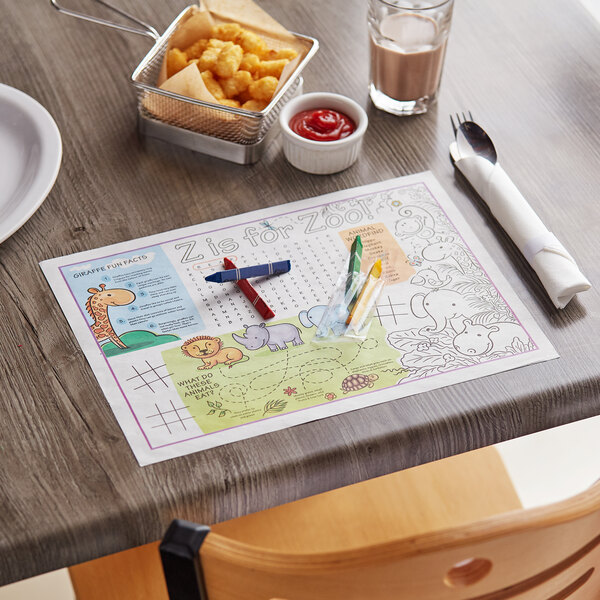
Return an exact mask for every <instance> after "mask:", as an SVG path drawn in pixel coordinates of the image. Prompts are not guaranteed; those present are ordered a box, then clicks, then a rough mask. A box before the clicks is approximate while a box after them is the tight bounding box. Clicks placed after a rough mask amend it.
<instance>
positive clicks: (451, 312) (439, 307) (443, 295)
mask: <svg viewBox="0 0 600 600" xmlns="http://www.w3.org/2000/svg"><path fill="white" fill-rule="evenodd" d="M410 309H411V311H412V313H413V315H415V317H418V318H419V319H425V318H427V317H430V318H431V319H433V321H434V323H435V325H434V326H433V327H431V326H426V327H425V328H424V329H425V330H426V331H433V332H440V331H442V330H444V329H445V328H446V327H447V326H448V324H449V325H450V326H451V327H452V329H454V331H456V332H457V333H458V332H459V331H462V330H463V329H464V326H463V321H464V319H465V318H466V317H470V316H472V315H473V313H474V310H473V308H472V307H471V306H470V305H469V303H468V302H467V301H466V300H465V298H464V297H463V296H461V295H460V294H459V293H458V292H453V291H452V290H440V289H437V290H433V291H431V292H429V293H428V294H415V295H414V296H413V297H412V298H411V300H410Z"/></svg>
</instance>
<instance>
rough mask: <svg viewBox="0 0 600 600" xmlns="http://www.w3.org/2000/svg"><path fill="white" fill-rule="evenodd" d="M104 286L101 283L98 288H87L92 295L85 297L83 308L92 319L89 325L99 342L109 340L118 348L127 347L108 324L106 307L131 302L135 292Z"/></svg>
mask: <svg viewBox="0 0 600 600" xmlns="http://www.w3.org/2000/svg"><path fill="white" fill-rule="evenodd" d="M105 288H106V285H104V284H103V283H101V284H100V289H98V288H90V289H89V290H88V292H89V293H90V294H92V295H91V296H90V297H89V298H88V299H87V302H86V303H85V308H86V310H87V311H88V313H90V317H92V319H94V322H93V323H92V324H91V325H90V327H91V328H92V331H93V333H94V335H95V336H96V340H98V341H99V342H102V341H104V340H110V341H111V342H113V343H114V344H115V345H117V346H118V347H119V348H127V346H126V345H125V344H124V343H123V342H122V341H121V339H120V338H119V336H118V335H117V334H116V333H115V330H114V329H113V327H112V325H111V324H110V319H109V318H108V307H109V306H124V305H126V304H131V303H132V302H133V301H134V300H135V294H134V293H133V292H131V291H129V290H124V289H122V288H115V289H109V290H107V289H105Z"/></svg>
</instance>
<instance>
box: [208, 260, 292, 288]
mask: <svg viewBox="0 0 600 600" xmlns="http://www.w3.org/2000/svg"><path fill="white" fill-rule="evenodd" d="M291 268H292V264H291V262H290V261H289V260H280V261H279V262H272V263H266V264H264V265H255V266H253V267H242V268H241V269H228V270H227V271H217V272H216V273H213V274H212V275H209V276H208V277H205V278H204V279H205V280H206V281H212V282H213V283H225V282H226V281H239V280H240V279H250V278H251V277H264V276H269V275H279V274H280V273H287V272H288V271H289V270H290V269H291Z"/></svg>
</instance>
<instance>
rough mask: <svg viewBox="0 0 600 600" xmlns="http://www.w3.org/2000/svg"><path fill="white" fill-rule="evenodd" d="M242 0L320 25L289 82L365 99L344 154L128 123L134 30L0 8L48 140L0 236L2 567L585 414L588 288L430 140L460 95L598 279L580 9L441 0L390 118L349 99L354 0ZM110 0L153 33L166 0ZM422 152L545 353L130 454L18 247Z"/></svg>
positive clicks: (590, 41)
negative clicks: (309, 56)
mask: <svg viewBox="0 0 600 600" xmlns="http://www.w3.org/2000/svg"><path fill="white" fill-rule="evenodd" d="M81 4H82V6H84V7H87V5H86V4H85V3H81ZM260 4H261V5H262V6H263V7H264V8H265V9H266V10H267V11H268V12H270V13H271V14H272V15H273V16H275V17H276V18H278V19H279V20H280V21H281V22H283V23H284V24H285V25H287V26H288V27H289V28H290V29H292V30H295V31H299V32H304V33H307V34H310V35H314V36H315V37H317V38H318V39H319V40H320V41H321V50H320V51H319V53H318V55H317V57H316V58H315V59H314V60H313V61H312V62H311V63H310V65H309V67H308V69H307V70H306V71H305V90H306V91H316V90H330V91H334V92H340V93H342V94H345V95H348V96H351V97H353V98H355V99H357V100H359V101H360V102H361V103H362V104H363V105H364V106H365V107H366V108H367V110H368V113H369V118H370V126H369V129H368V131H367V134H366V139H365V144H364V148H363V152H362V155H361V157H360V159H359V161H358V163H357V164H356V165H355V166H353V167H352V168H351V169H349V170H347V171H345V172H343V173H340V174H337V175H333V176H325V177H320V176H311V175H307V174H304V173H302V172H300V171H297V170H295V169H293V168H292V167H291V166H290V165H288V164H287V162H286V161H285V159H284V158H283V156H282V154H281V151H280V150H281V141H280V139H279V138H277V139H276V140H275V141H274V142H273V143H272V145H271V146H270V147H269V148H268V151H267V152H266V154H265V156H264V157H263V159H262V160H261V161H260V162H259V163H257V164H255V165H254V166H246V167H244V166H238V165H234V164H230V163H227V162H223V161H220V160H217V159H212V158H208V157H206V156H202V155H199V154H194V153H192V152H190V151H187V150H183V149H181V148H178V147H174V146H169V145H167V144H164V143H162V142H157V141H144V140H141V139H139V138H138V135H137V133H136V118H135V115H136V100H135V94H134V90H133V89H132V87H131V86H130V84H129V81H128V78H129V75H130V73H131V72H132V70H133V68H134V67H135V65H136V64H137V63H138V62H139V60H140V59H141V58H142V57H143V56H144V54H145V53H146V51H147V50H148V47H149V46H148V41H147V40H145V39H144V38H141V37H137V36H131V35H125V34H121V33H119V32H115V31H110V30H107V29H105V28H102V27H99V26H97V25H92V24H87V23H83V22H81V21H76V20H74V19H69V18H67V17H65V16H62V15H59V14H58V13H57V12H56V11H54V10H52V8H51V7H50V5H49V3H47V2H42V1H39V2H22V3H15V4H14V6H13V7H12V8H11V10H10V11H9V10H5V11H4V14H3V18H2V19H0V37H1V38H2V40H3V41H4V46H3V48H4V50H3V52H2V53H1V54H0V74H1V77H2V80H3V82H4V83H6V84H9V85H12V86H14V87H17V88H19V89H21V90H23V91H25V92H26V93H28V94H30V95H31V96H33V97H34V98H36V99H37V100H39V101H40V102H41V103H42V104H43V105H44V106H46V108H47V109H48V110H49V111H50V113H51V114H52V115H53V116H54V118H55V119H56V121H57V123H58V126H59V128H60V130H61V133H62V136H63V144H64V156H63V163H62V169H61V172H60V174H59V176H58V180H57V182H56V185H55V187H54V189H53V190H52V192H51V193H50V195H49V196H48V198H47V200H46V201H45V203H44V204H43V205H42V207H41V208H40V209H39V210H38V212H37V213H36V214H35V215H34V216H33V218H32V219H31V220H30V221H29V222H28V223H27V224H26V225H25V226H24V227H23V228H22V229H20V230H19V231H18V232H17V233H16V234H15V235H13V236H12V237H11V238H10V239H9V240H7V241H6V242H4V243H3V244H2V245H1V246H0V282H1V284H0V315H1V316H2V318H1V319H0V377H1V382H2V386H1V389H2V393H1V398H0V402H1V408H2V418H1V419H0V440H1V442H0V448H1V450H2V455H1V470H0V484H1V488H2V504H1V507H2V508H1V510H0V531H1V532H2V533H1V534H0V584H4V583H8V582H10V581H13V580H17V579H21V578H25V577H28V576H31V575H34V574H37V573H41V572H44V571H48V570H51V569H56V568H58V567H61V566H65V565H70V564H74V563H78V562H81V561H85V560H88V559H92V558H95V557H98V556H101V555H104V554H107V553H111V552H115V551H118V550H121V549H124V548H128V547H132V546H135V545H139V544H143V543H146V542H149V541H152V540H155V539H158V538H159V537H160V536H161V535H162V533H163V531H164V529H165V527H166V525H167V523H168V522H169V521H170V519H171V518H173V517H175V516H178V517H183V518H188V519H192V520H196V521H200V522H204V523H208V524H210V523H214V522H218V521H221V520H224V519H228V518H231V517H235V516H238V515H242V514H246V513H249V512H252V511H256V510H259V509H263V508H266V507H270V506H273V505H277V504H280V503H283V502H286V501H289V500H293V499H297V498H300V497H305V496H308V495H310V494H315V493H317V492H321V491H324V490H328V489H332V488H336V487H339V486H342V485H346V484H350V483H353V482H356V481H359V480H364V479H367V478H370V477H375V476H377V475H381V474H385V473H389V472H392V471H395V470H398V469H403V468H406V467H409V466H412V465H416V464H419V463H423V462H426V461H430V460H434V459H438V458H441V457H443V456H447V455H451V454H455V453H459V452H463V451H465V450H468V449H472V448H476V447H480V446H484V445H488V444H492V443H494V442H498V441H501V440H506V439H509V438H512V437H516V436H520V435H523V434H527V433H530V432H533V431H537V430H541V429H544V428H548V427H552V426H555V425H559V424H562V423H566V422H569V421H573V420H577V419H581V418H584V417H588V416H592V415H595V414H598V413H599V412H600V343H599V342H598V336H597V333H598V315H599V313H600V297H599V295H598V289H597V288H596V289H592V290H591V291H589V292H587V293H585V294H584V295H582V296H581V297H580V298H577V299H575V300H574V301H573V302H571V304H570V305H569V306H568V308H567V309H566V310H563V311H558V310H555V309H554V308H553V306H552V305H551V303H550V301H549V300H548V298H547V297H546V296H545V294H544V291H543V290H542V288H541V286H540V284H539V282H538V280H537V279H536V277H535V275H534V274H533V273H532V271H531V270H530V269H529V268H528V266H527V263H526V262H525V260H524V259H523V258H522V256H521V255H520V254H519V253H518V252H517V251H516V249H515V247H514V246H513V245H512V243H511V242H510V240H509V239H508V238H507V237H506V236H505V235H504V233H503V232H502V231H501V230H500V229H499V228H498V227H497V226H496V225H495V223H494V222H493V221H492V219H491V218H490V216H489V214H488V213H487V212H486V210H485V209H484V208H482V205H481V203H480V201H479V200H478V199H477V198H476V196H475V195H474V194H473V192H472V191H471V190H470V188H469V187H468V184H466V182H465V181H464V180H462V179H460V178H456V177H455V174H454V170H453V168H452V165H451V163H450V160H449V158H448V143H449V142H450V139H451V129H450V123H449V119H448V113H450V112H454V111H457V110H472V111H473V113H474V114H475V115H476V116H477V118H478V119H479V120H480V121H481V122H482V123H483V125H484V126H485V127H486V128H487V129H488V130H489V131H490V132H491V133H492V135H493V138H494V141H495V142H496V145H497V148H498V149H499V152H500V155H501V159H502V162H503V165H504V167H505V169H506V170H507V171H508V173H510V174H511V176H512V177H513V179H514V181H515V182H516V184H517V185H518V186H519V187H520V189H521V190H522V192H523V193H524V194H525V196H526V197H528V198H529V200H530V202H531V204H532V205H533V206H534V207H535V209H536V210H537V211H538V213H539V214H540V216H541V217H542V219H543V220H544V221H545V222H546V223H547V225H548V226H549V228H550V229H551V230H552V231H554V233H555V234H556V235H557V236H558V237H559V238H560V239H561V240H563V242H564V243H565V245H566V246H567V247H568V248H569V249H570V250H571V251H572V253H573V254H574V256H575V257H576V258H577V260H578V262H579V264H580V266H581V268H582V270H583V271H584V272H585V273H586V274H587V276H588V277H589V278H590V280H591V281H592V282H593V283H594V282H596V283H597V281H598V278H599V275H600V267H599V265H598V252H597V247H598V239H599V238H600V219H599V218H598V216H599V209H598V172H599V171H598V160H599V158H600V155H599V152H598V148H600V126H599V125H598V110H597V109H598V98H599V97H600V78H599V77H598V73H600V28H599V26H598V24H597V23H596V22H595V21H593V20H592V19H591V18H590V16H589V15H588V14H587V13H586V12H585V10H584V9H583V8H582V7H581V6H580V4H579V3H577V2H575V1H574V0H571V1H568V0H535V1H531V2H526V3H523V2H519V1H518V0H506V1H505V2H501V3H499V2H493V1H492V0H461V2H458V3H457V6H456V8H455V16H454V22H453V29H452V33H451V40H450V44H449V50H448V56H447V61H446V67H445V74H444V78H443V82H442V93H441V96H440V99H439V103H438V105H437V107H436V108H435V109H434V110H433V111H432V112H430V113H429V114H427V115H424V116H419V117H412V118H397V117H393V116H391V115H388V114H385V113H383V112H379V111H377V110H375V109H374V108H373V107H372V106H371V104H370V102H369V100H368V97H367V91H366V87H367V77H368V74H367V72H368V55H367V34H366V25H365V19H366V15H365V2H363V1H362V0H336V1H331V2H326V3H323V2H318V1H316V0H307V1H305V2H291V1H285V2H281V1H277V0H261V2H260ZM119 5H120V6H123V7H125V8H126V9H127V10H130V11H131V12H133V13H136V14H138V15H139V16H141V17H142V18H143V19H145V20H147V21H149V22H151V23H153V24H155V25H156V26H157V28H158V29H159V30H161V29H163V28H165V27H166V26H167V25H168V23H169V22H170V21H171V20H172V19H173V18H174V16H175V15H176V14H178V13H179V11H180V10H181V9H183V8H184V6H185V2H183V1H182V0H160V1H159V0H151V1H149V2H145V3H141V2H134V0H119ZM426 169H430V170H432V171H433V173H434V174H435V176H436V177H437V178H438V179H439V180H440V182H441V183H442V185H443V186H444V187H445V188H446V190H447V191H448V192H449V194H450V195H451V197H452V198H453V200H454V202H455V203H456V204H457V205H458V207H459V208H460V210H461V211H462V212H463V214H464V215H465V216H466V218H467V220H468V221H469V222H470V223H471V224H472V226H473V227H474V229H475V231H476V232H477V234H478V235H479V236H480V238H481V239H482V240H483V241H484V243H485V245H486V246H487V248H488V250H489V252H490V253H491V255H492V256H493V257H494V258H495V260H496V261H497V263H498V264H499V266H500V268H501V269H502V271H503V272H504V274H505V276H506V277H507V278H508V280H509V281H510V283H511V284H512V286H513V287H514V288H515V290H516V291H517V293H518V294H519V296H520V297H521V298H522V300H523V302H524V303H525V304H526V306H527V308H528V309H529V310H530V311H531V312H532V313H533V315H534V317H535V318H536V320H537V321H538V323H539V324H540V326H541V327H542V329H543V330H544V331H545V333H546V334H547V335H548V337H549V338H550V340H551V341H552V342H553V343H554V345H555V347H556V348H557V350H558V351H559V353H560V354H561V358H560V359H558V360H554V361H550V362H547V363H542V364H538V365H534V366H530V367H526V368H523V369H518V370H515V371H509V372H505V373H501V374H499V375H495V376H492V377H486V378H484V379H479V380H477V381H472V382H468V383H464V384H461V385H456V386H453V387H449V388H445V389H440V390H437V391H434V392H428V393H426V394H422V395H419V396H415V397H409V398H405V399H402V400H398V401H393V402H389V403H386V404H382V405H379V406H375V407H371V408H366V409H363V410H360V411H355V412H350V413H346V414H343V415H340V416H337V417H332V418H328V419H324V420H321V421H317V422H313V423H308V424H306V425H302V426H298V427H294V428H291V429H286V430H284V431H280V432H277V433H272V434H269V435H266V436H262V437H256V438H253V439H249V440H246V441H242V442H239V443H235V444H230V445H227V446H222V447H219V448H215V449H213V450H209V451H206V452H201V453H197V454H192V455H190V456H186V457H183V458H178V459H175V460H171V461H167V462H163V463H160V464H156V465H153V466H149V467H145V468H140V467H139V466H138V464H137V462H136V460H135V459H134V457H133V454H132V453H131V451H130V449H129V446H128V444H127V441H126V440H125V437H124V436H123V434H122V432H121V430H120V429H119V427H118V425H117V422H116V420H115V418H114V417H113V414H112V412H111V410H110V408H109V406H108V404H107V402H106V400H105V399H104V396H103V394H102V392H101V391H100V388H99V386H98V384H97V382H96V379H95V377H94V375H93V373H92V371H91V369H90V368H89V366H88V364H87V362H86V360H85V358H84V356H83V354H82V352H81V350H80V348H79V346H78V345H77V342H76V341H75V338H74V336H73V334H72V333H71V330H70V329H69V327H68V325H67V323H66V321H65V318H64V317H63V315H62V312H61V311H60V309H59V307H58V305H57V303H56V301H55V299H54V297H53V295H52V293H51V292H50V289H49V287H48V285H47V283H46V281H45V280H44V278H43V276H42V273H41V270H40V268H39V266H38V262H39V261H41V260H43V259H47V258H51V257H55V256H60V255H64V254H69V253H72V252H77V251H80V250H86V249H91V248H95V247H98V246H102V245H107V244H111V243H115V242H120V241H124V240H129V239H132V238H136V237H140V236H144V235H149V234H153V233H157V232H161V231H166V230H170V229H174V228H177V227H182V226H185V225H189V224H193V223H198V222H203V221H209V220H212V219H217V218H220V217H225V216H228V215H232V214H235V213H238V212H241V211H249V210H253V209H258V208H261V207H265V206H273V205H277V204H281V203H284V202H290V201H293V200H297V199H301V198H305V197H310V196H315V195H319V194H324V193H327V192H331V191H334V190H338V189H343V188H348V187H352V186H357V185H361V184H366V183H370V182H375V181H380V180H383V179H387V178H390V177H396V176H399V175H404V174H408V173H414V172H418V171H422V170H426Z"/></svg>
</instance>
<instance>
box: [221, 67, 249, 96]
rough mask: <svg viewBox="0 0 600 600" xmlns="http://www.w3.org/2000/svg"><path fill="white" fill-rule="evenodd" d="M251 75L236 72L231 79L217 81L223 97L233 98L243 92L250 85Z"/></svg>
mask: <svg viewBox="0 0 600 600" xmlns="http://www.w3.org/2000/svg"><path fill="white" fill-rule="evenodd" d="M252 81H253V79H252V75H251V74H250V73H249V72H248V71H241V70H240V71H237V73H234V74H233V76H232V77H227V78H226V79H221V80H219V83H220V84H221V87H222V88H223V91H224V92H225V96H226V97H227V98H233V97H234V96H237V95H238V94H240V93H241V92H245V91H246V90H247V89H248V86H249V85H250V84H251V83H252Z"/></svg>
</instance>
